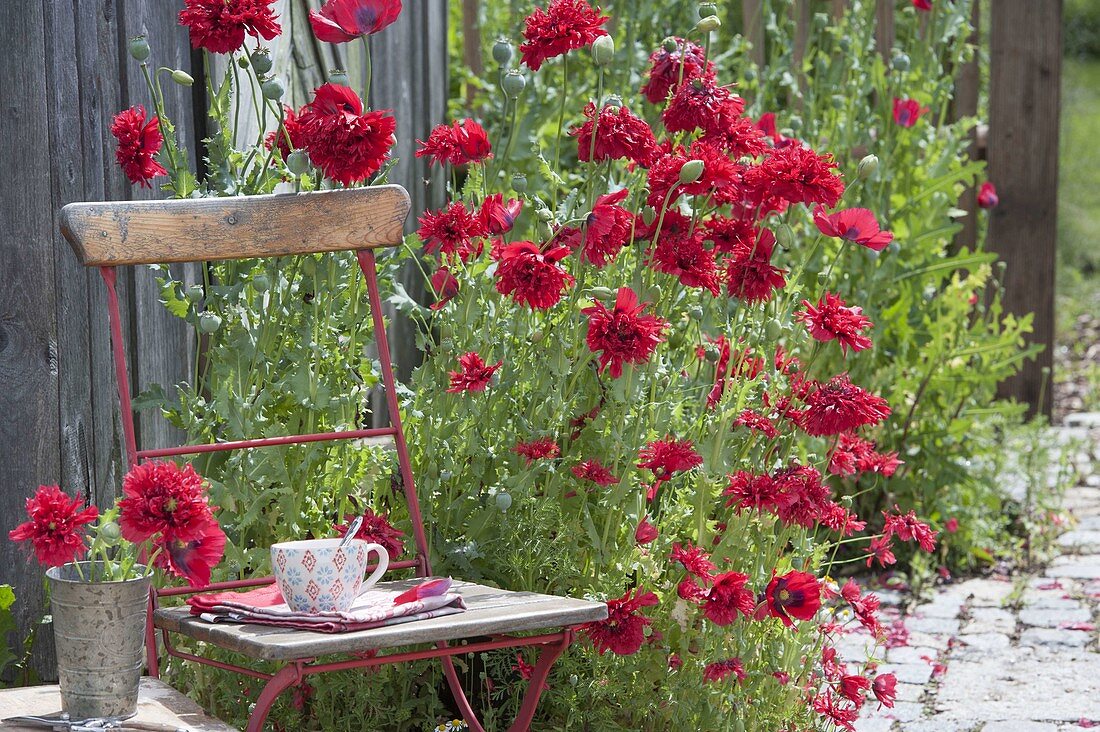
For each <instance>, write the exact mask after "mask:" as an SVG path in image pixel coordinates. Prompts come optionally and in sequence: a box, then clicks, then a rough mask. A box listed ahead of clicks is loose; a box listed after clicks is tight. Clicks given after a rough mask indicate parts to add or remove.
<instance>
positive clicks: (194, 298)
mask: <svg viewBox="0 0 1100 732" xmlns="http://www.w3.org/2000/svg"><path fill="white" fill-rule="evenodd" d="M186 294H187V299H188V300H190V301H191V302H201V301H202V298H203V296H204V295H206V293H205V292H203V289H202V285H191V286H190V287H188V288H187V293H186Z"/></svg>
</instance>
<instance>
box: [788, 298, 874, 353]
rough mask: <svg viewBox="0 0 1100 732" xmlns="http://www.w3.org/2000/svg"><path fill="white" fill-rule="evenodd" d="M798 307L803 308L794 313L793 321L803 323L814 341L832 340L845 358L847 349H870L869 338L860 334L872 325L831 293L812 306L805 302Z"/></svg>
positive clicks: (856, 308) (857, 311) (859, 310)
mask: <svg viewBox="0 0 1100 732" xmlns="http://www.w3.org/2000/svg"><path fill="white" fill-rule="evenodd" d="M802 307H804V308H806V309H805V310H802V311H800V312H798V313H797V314H795V319H796V320H799V321H801V322H803V323H805V324H806V330H808V331H809V332H810V335H811V336H813V338H814V339H815V340H819V341H822V342H828V341H832V340H835V341H836V342H837V343H839V344H840V352H841V353H843V354H845V355H847V353H848V349H849V348H850V349H852V350H853V351H862V350H864V349H867V348H870V347H871V339H870V338H868V337H867V336H865V335H863V331H864V330H866V329H868V328H870V327H872V326H873V325H874V323H872V322H871V319H870V318H868V317H867V316H865V315H864V314H863V308H860V307H852V308H850V307H848V306H847V305H846V304H845V303H844V301H843V300H841V299H840V297H839V296H838V295H834V294H832V293H831V292H826V293H825V296H824V297H822V298H821V299H820V300H818V302H817V306H816V307H815V306H814V305H813V304H811V303H810V301H809V300H803V301H802Z"/></svg>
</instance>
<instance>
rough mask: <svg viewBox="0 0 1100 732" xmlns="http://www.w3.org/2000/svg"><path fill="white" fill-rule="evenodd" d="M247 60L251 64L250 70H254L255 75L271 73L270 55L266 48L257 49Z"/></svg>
mask: <svg viewBox="0 0 1100 732" xmlns="http://www.w3.org/2000/svg"><path fill="white" fill-rule="evenodd" d="M248 60H249V61H251V62H252V68H254V69H256V73H257V74H266V73H267V72H268V71H271V53H270V52H269V51H268V50H267V49H266V48H257V49H256V50H255V51H253V52H252V55H251V56H249V57H248Z"/></svg>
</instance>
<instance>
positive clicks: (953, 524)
mask: <svg viewBox="0 0 1100 732" xmlns="http://www.w3.org/2000/svg"><path fill="white" fill-rule="evenodd" d="M943 528H944V530H945V531H947V533H949V534H954V533H955V532H957V531H958V530H959V520H958V519H957V518H954V517H952V518H949V519H947V521H945V522H944V524H943Z"/></svg>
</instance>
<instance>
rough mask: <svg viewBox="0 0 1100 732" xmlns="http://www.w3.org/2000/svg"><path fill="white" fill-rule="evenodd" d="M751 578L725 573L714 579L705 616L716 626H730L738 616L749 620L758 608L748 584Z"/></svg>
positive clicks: (738, 573) (705, 605)
mask: <svg viewBox="0 0 1100 732" xmlns="http://www.w3.org/2000/svg"><path fill="white" fill-rule="evenodd" d="M748 581H749V576H748V575H747V574H742V573H741V572H725V573H723V574H720V575H718V576H717V577H715V578H714V585H713V586H712V587H711V588H710V590H709V591H708V592H707V601H706V604H704V605H703V614H704V615H705V616H706V617H707V620H709V621H710V622H712V623H714V624H715V625H729V624H730V623H732V622H733V621H734V620H737V615H738V613H740V614H741V615H742V616H744V617H746V618H748V617H751V616H752V612H753V609H754V608H755V607H756V598H755V596H754V595H753V592H752V590H750V589H748V588H747V587H746V586H745V585H746V584H748Z"/></svg>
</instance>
